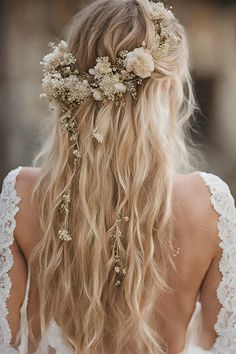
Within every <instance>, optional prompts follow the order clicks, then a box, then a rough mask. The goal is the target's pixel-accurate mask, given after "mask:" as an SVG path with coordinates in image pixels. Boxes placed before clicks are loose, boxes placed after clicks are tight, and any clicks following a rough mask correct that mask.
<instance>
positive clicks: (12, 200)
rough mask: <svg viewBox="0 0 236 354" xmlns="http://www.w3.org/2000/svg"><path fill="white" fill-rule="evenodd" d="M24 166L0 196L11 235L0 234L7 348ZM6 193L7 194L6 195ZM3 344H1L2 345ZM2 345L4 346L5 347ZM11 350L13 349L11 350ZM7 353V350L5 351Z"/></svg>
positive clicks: (0, 295) (0, 301)
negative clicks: (11, 274) (17, 185)
mask: <svg viewBox="0 0 236 354" xmlns="http://www.w3.org/2000/svg"><path fill="white" fill-rule="evenodd" d="M21 169H22V167H21V166H20V167H18V168H16V169H15V170H12V171H10V172H9V173H8V175H7V176H6V178H5V179H4V181H3V186H2V192H1V196H0V198H1V199H3V205H5V206H6V207H7V206H8V208H6V210H7V212H8V215H7V222H8V223H9V224H8V226H9V237H8V238H7V239H5V238H4V235H0V237H3V239H2V240H1V241H0V242H1V247H2V249H1V253H2V255H1V257H3V258H2V259H3V260H4V262H3V266H2V269H1V278H2V279H3V280H4V284H6V285H5V288H6V289H7V290H6V291H5V292H1V293H0V305H1V319H0V328H1V331H2V335H3V344H2V345H3V347H4V348H7V346H9V345H10V343H11V340H12V334H11V329H10V326H9V324H8V321H7V316H8V314H9V311H8V308H7V299H8V298H9V296H10V290H11V287H12V282H11V278H10V277H9V274H8V273H9V271H10V270H11V268H12V267H13V264H14V260H13V254H12V251H11V248H10V246H12V244H13V242H14V231H15V227H16V221H15V217H16V214H17V213H18V211H19V206H18V204H19V203H20V201H21V198H20V197H19V196H18V194H17V192H16V189H15V183H16V178H17V176H18V175H19V173H20V171H21ZM5 194H6V195H5ZM2 345H1V346H2ZM3 347H2V348H3ZM9 350H11V351H9ZM8 352H9V353H12V352H15V349H14V348H13V347H11V348H9V349H8ZM4 353H5V352H4Z"/></svg>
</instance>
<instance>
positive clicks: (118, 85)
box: [114, 82, 126, 92]
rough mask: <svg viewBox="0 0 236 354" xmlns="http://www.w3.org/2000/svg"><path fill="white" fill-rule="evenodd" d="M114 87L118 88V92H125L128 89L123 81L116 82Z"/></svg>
mask: <svg viewBox="0 0 236 354" xmlns="http://www.w3.org/2000/svg"><path fill="white" fill-rule="evenodd" d="M114 87H115V89H116V90H117V92H125V91H126V86H125V85H124V84H122V82H118V83H116V84H114Z"/></svg>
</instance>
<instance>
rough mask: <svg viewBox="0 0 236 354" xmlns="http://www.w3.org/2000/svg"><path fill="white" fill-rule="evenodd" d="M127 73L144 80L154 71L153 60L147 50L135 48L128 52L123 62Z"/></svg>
mask: <svg viewBox="0 0 236 354" xmlns="http://www.w3.org/2000/svg"><path fill="white" fill-rule="evenodd" d="M124 65H125V67H126V70H127V71H128V72H131V71H133V72H134V73H135V74H136V75H137V76H139V77H141V78H142V79H145V78H147V77H150V76H151V73H152V72H153V71H154V60H153V57H152V55H151V53H150V51H149V50H148V49H145V48H143V47H141V48H136V49H134V50H133V51H132V52H129V53H128V54H127V56H126V58H125V60H124Z"/></svg>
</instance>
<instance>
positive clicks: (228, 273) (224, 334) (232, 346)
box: [200, 172, 236, 354]
mask: <svg viewBox="0 0 236 354" xmlns="http://www.w3.org/2000/svg"><path fill="white" fill-rule="evenodd" d="M200 175H201V176H202V178H203V180H204V181H205V183H206V185H207V186H208V187H209V189H210V192H211V204H212V205H213V207H214V209H215V211H216V212H217V213H218V214H219V221H218V235H219V238H220V240H221V242H220V244H219V245H220V247H221V248H222V250H223V251H222V257H221V260H220V263H219V268H220V271H221V273H222V279H221V282H220V285H219V287H218V289H217V298H218V300H219V302H220V304H221V305H222V308H221V309H220V312H219V314H218V316H217V322H216V324H215V331H216V333H217V335H218V337H217V339H216V341H215V344H214V346H213V348H212V349H213V351H214V353H216V354H222V353H224V354H235V353H236V269H235V267H236V209H235V203H234V199H233V197H232V195H231V193H230V190H229V187H228V186H227V184H226V183H225V182H223V181H222V180H221V179H220V178H219V177H217V176H215V175H212V174H208V173H205V172H200Z"/></svg>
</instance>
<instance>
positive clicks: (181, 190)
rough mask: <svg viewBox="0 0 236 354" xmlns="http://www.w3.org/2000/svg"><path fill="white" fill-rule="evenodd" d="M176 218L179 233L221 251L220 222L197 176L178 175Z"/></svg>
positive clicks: (175, 201) (205, 188)
mask: <svg viewBox="0 0 236 354" xmlns="http://www.w3.org/2000/svg"><path fill="white" fill-rule="evenodd" d="M173 196H174V198H173V199H174V215H175V222H176V228H177V230H178V231H179V232H184V231H185V232H187V234H188V237H189V238H195V239H196V240H197V242H198V243H199V244H203V243H205V245H206V246H207V245H208V246H209V248H210V250H212V252H213V253H214V252H215V251H217V250H218V245H219V238H218V230H217V224H218V218H219V215H218V214H217V212H216V211H215V210H214V208H213V206H212V203H211V191H210V189H209V187H208V186H207V184H206V182H205V181H204V179H203V178H202V176H201V175H200V173H198V172H194V173H191V174H186V175H177V176H176V178H175V182H174V191H173Z"/></svg>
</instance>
